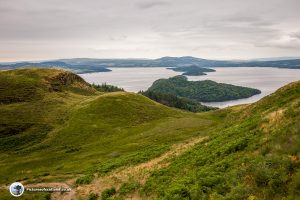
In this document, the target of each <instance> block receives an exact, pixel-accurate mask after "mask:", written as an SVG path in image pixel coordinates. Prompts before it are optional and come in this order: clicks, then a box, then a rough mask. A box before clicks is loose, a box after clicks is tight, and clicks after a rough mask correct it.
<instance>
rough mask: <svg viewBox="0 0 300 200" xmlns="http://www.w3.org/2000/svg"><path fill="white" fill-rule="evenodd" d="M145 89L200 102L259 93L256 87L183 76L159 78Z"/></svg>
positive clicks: (225, 99) (245, 96)
mask: <svg viewBox="0 0 300 200" xmlns="http://www.w3.org/2000/svg"><path fill="white" fill-rule="evenodd" d="M147 91H152V92H159V93H165V94H173V95H177V96H180V97H186V98H189V99H193V100H197V101H201V102H212V101H228V100H234V99H240V98H247V97H251V96H253V95H255V94H259V93H260V91H259V90H257V89H252V88H247V87H240V86H234V85H230V84H225V83H217V82H214V81H210V80H205V81H188V80H187V78H186V77H185V76H175V77H172V78H169V79H159V80H157V81H155V82H154V83H153V84H152V86H151V87H150V88H149V89H148V90H147Z"/></svg>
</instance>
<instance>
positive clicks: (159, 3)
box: [137, 1, 169, 9]
mask: <svg viewBox="0 0 300 200" xmlns="http://www.w3.org/2000/svg"><path fill="white" fill-rule="evenodd" d="M167 4H169V3H168V2H167V1H144V2H139V3H138V4H137V5H138V7H139V8H142V9H149V8H153V7H156V6H165V5H167Z"/></svg>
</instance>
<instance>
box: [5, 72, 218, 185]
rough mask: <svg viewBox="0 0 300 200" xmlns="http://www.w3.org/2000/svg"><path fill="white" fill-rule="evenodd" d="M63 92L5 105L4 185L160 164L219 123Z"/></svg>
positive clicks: (131, 100) (135, 100)
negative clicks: (150, 161)
mask: <svg viewBox="0 0 300 200" xmlns="http://www.w3.org/2000/svg"><path fill="white" fill-rule="evenodd" d="M17 71H18V70H17ZM29 71H30V70H29ZM52 71H53V70H52ZM54 71H55V70H54ZM25 72H26V73H25ZM34 72H35V73H38V71H37V70H34ZM59 72H61V71H56V72H55V73H54V72H51V73H54V76H58V74H59ZM1 73H3V72H1ZM6 73H7V72H6ZM15 73H17V72H15ZM18 73H19V72H18ZM20 73H21V72H20ZM24 73H25V74H26V76H27V73H29V72H28V71H27V70H25V71H24ZM9 74H13V75H12V76H15V75H14V73H13V72H10V73H9ZM41 74H42V77H39V76H37V77H38V78H37V79H39V80H40V81H41V82H46V79H47V80H48V78H47V76H45V77H46V79H45V78H43V77H44V75H43V74H44V71H42V72H41ZM6 76H8V75H7V74H6ZM26 76H25V75H24V77H26ZM49 76H50V77H51V76H52V75H49ZM28 77H30V78H32V77H35V75H28ZM46 83H47V82H46ZM46 85H47V84H46ZM48 85H49V84H48ZM62 87H63V89H62V90H59V91H52V92H47V91H44V92H43V93H42V98H40V99H38V100H37V99H34V100H30V101H28V102H14V103H10V104H2V105H0V110H1V116H0V118H1V124H2V125H1V128H2V129H3V130H2V131H1V140H0V143H1V149H0V183H1V184H9V183H11V182H13V181H16V180H26V182H44V181H57V180H58V181H62V180H64V179H68V178H70V177H81V176H82V174H86V175H88V174H91V173H95V172H97V173H99V174H100V175H101V174H103V173H108V172H110V171H112V170H113V169H116V168H118V167H121V166H124V165H133V164H137V163H139V162H143V161H146V160H148V159H151V158H153V157H156V156H158V155H160V154H162V153H163V152H165V151H166V150H168V148H169V147H170V145H172V144H174V143H176V142H180V141H182V140H185V139H188V138H190V137H192V136H197V135H206V134H207V133H208V132H209V130H210V129H211V128H213V127H214V126H216V125H217V124H218V123H219V119H217V118H216V119H215V117H210V116H207V117H204V116H201V115H197V114H192V113H187V112H182V111H180V110H176V109H171V108H168V107H166V106H163V105H161V104H158V103H156V102H154V101H152V100H150V99H148V98H146V97H144V96H142V95H137V94H133V93H126V92H113V93H105V94H103V93H97V92H95V93H94V94H86V92H84V91H81V92H80V93H79V92H78V91H74V90H71V89H70V87H71V86H69V85H67V86H65V85H63V86H62ZM82 88H83V89H85V88H84V87H81V89H82ZM86 90H87V91H88V92H90V89H89V88H87V89H86ZM23 124H26V125H28V127H27V126H25V127H24V128H23V126H22V125H23ZM14 128H15V129H19V130H17V131H15V129H14ZM7 130H10V131H7ZM5 132H9V133H8V134H3V133H5ZM45 173H46V174H49V175H48V176H43V174H45Z"/></svg>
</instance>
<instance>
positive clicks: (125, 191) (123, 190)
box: [119, 182, 140, 195]
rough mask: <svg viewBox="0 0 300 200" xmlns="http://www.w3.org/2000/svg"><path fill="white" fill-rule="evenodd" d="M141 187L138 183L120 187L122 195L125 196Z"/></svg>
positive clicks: (124, 184)
mask: <svg viewBox="0 0 300 200" xmlns="http://www.w3.org/2000/svg"><path fill="white" fill-rule="evenodd" d="M139 186H140V184H139V183H137V182H130V183H123V184H122V185H121V187H120V191H119V193H120V195H125V194H128V193H131V192H133V191H135V190H136V189H137V188H138V187H139Z"/></svg>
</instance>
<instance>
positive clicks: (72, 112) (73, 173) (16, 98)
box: [0, 69, 300, 200]
mask: <svg viewBox="0 0 300 200" xmlns="http://www.w3.org/2000/svg"><path fill="white" fill-rule="evenodd" d="M0 87H1V91H2V92H1V98H0V99H1V104H0V112H1V115H0V184H1V187H0V199H13V198H12V197H11V196H10V194H9V192H8V191H7V189H6V188H5V187H7V186H8V185H9V184H11V183H12V182H14V181H20V182H22V183H23V184H24V185H25V186H26V185H31V186H45V187H46V186H48V187H50V186H52V187H53V186H55V185H56V186H63V187H66V186H68V187H71V188H72V192H71V193H62V194H61V193H52V194H50V193H29V192H25V194H24V196H23V197H22V198H20V199H38V198H40V199H49V198H50V196H52V197H53V198H56V199H61V198H62V197H64V196H65V197H68V198H71V199H76V198H78V199H80V198H81V199H87V198H88V197H91V198H92V196H99V197H100V196H101V197H102V199H108V198H110V199H126V198H135V199H143V198H150V199H275V200H276V199H283V198H286V199H296V198H297V197H298V196H299V190H298V188H299V185H300V178H299V177H300V174H299V171H300V156H299V151H300V148H299V143H300V136H299V127H300V124H299V122H300V109H299V108H300V82H299V81H298V82H295V83H291V84H289V85H287V86H285V87H283V88H281V89H279V90H278V91H276V92H275V93H273V94H271V95H269V96H267V97H265V98H263V99H261V100H260V101H258V102H256V103H254V104H249V105H241V106H234V107H229V108H226V109H219V110H214V111H209V112H204V113H190V112H184V111H181V110H178V109H173V108H170V107H167V106H164V105H162V104H159V103H156V102H154V101H152V100H150V99H148V98H147V97H144V96H143V95H140V94H134V93H128V92H123V91H117V92H103V91H98V90H96V88H95V87H93V86H92V85H89V84H88V83H86V82H85V81H84V80H82V79H81V78H80V77H79V76H77V75H75V74H73V73H71V72H66V71H63V70H55V69H18V70H11V71H2V72H0ZM16 91H17V92H16Z"/></svg>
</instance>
